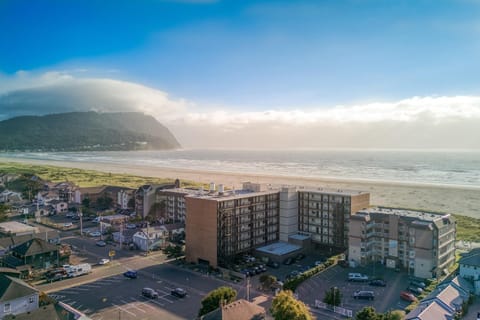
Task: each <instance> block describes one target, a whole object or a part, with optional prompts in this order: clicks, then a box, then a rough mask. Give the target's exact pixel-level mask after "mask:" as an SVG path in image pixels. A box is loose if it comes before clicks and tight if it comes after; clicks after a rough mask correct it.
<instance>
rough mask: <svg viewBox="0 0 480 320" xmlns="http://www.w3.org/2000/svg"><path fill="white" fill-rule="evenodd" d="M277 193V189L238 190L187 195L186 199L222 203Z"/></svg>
mask: <svg viewBox="0 0 480 320" xmlns="http://www.w3.org/2000/svg"><path fill="white" fill-rule="evenodd" d="M279 191H280V190H278V189H272V190H268V191H259V192H255V191H252V190H244V189H240V190H226V191H224V192H223V193H220V192H204V193H195V194H189V195H188V196H187V197H190V198H197V199H208V200H217V201H224V200H233V199H241V198H248V197H256V196H263V195H268V194H274V193H278V192H279Z"/></svg>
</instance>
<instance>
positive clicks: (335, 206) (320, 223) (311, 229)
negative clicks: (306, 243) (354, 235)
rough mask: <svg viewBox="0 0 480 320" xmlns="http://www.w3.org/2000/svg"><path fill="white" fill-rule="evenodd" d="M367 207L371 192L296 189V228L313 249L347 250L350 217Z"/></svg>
mask: <svg viewBox="0 0 480 320" xmlns="http://www.w3.org/2000/svg"><path fill="white" fill-rule="evenodd" d="M369 206H370V193H368V192H363V191H353V190H339V189H324V188H319V189H299V190H298V229H299V231H301V232H303V233H307V234H310V235H311V239H312V243H313V244H314V246H315V247H317V248H318V247H322V248H332V249H335V250H337V249H340V250H345V249H346V248H348V223H349V221H350V216H351V215H352V214H354V213H355V212H357V211H358V210H361V209H364V208H368V207H369Z"/></svg>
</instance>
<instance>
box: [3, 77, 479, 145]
mask: <svg viewBox="0 0 480 320" xmlns="http://www.w3.org/2000/svg"><path fill="white" fill-rule="evenodd" d="M279 94H281V93H279ZM286 94H288V93H286ZM249 107H250V106H249ZM259 108H261V106H255V109H257V110H258V109H259ZM251 109H252V108H251V107H250V108H249V110H251ZM90 110H93V111H99V112H126V111H141V112H144V113H145V114H149V115H152V116H154V117H155V118H157V120H158V121H160V122H161V123H162V124H164V125H166V126H167V127H168V128H169V129H170V130H171V131H172V132H173V133H174V135H175V136H176V137H177V139H178V140H179V141H180V143H181V144H182V145H183V146H185V147H190V148H267V149H268V148H325V147H327V148H460V149H480V139H478V128H479V126H480V96H434V97H412V98H408V99H403V100H400V101H390V102H371V103H365V104H357V105H349V106H331V107H326V106H319V107H318V108H311V107H309V108H301V106H292V108H290V109H288V110H287V109H281V110H280V109H279V110H264V111H242V109H241V108H240V107H238V106H223V107H218V106H210V105H199V104H197V103H195V102H193V101H188V100H186V99H182V98H175V97H171V96H169V94H168V93H166V92H164V91H161V90H157V89H153V88H149V87H146V86H143V85H140V84H135V83H132V82H126V81H120V80H113V79H102V78H80V77H76V76H72V75H71V74H70V73H65V72H47V73H43V74H31V73H28V72H18V73H17V74H16V75H14V76H2V75H0V120H4V119H8V118H11V117H14V116H19V115H41V114H49V113H62V112H69V111H90Z"/></svg>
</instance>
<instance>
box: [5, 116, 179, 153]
mask: <svg viewBox="0 0 480 320" xmlns="http://www.w3.org/2000/svg"><path fill="white" fill-rule="evenodd" d="M175 148H180V144H179V143H178V141H177V140H176V139H175V137H174V136H173V134H172V133H171V132H170V131H169V130H168V129H167V128H166V127H165V126H163V125H162V124H160V123H159V122H158V121H157V120H155V118H153V117H152V116H147V115H144V114H142V113H137V112H125V113H96V112H71V113H59V114H50V115H45V116H21V117H16V118H12V119H8V120H4V121H1V122H0V150H1V151H81V150H96V151H102V150H149V149H152V150H161V149H175Z"/></svg>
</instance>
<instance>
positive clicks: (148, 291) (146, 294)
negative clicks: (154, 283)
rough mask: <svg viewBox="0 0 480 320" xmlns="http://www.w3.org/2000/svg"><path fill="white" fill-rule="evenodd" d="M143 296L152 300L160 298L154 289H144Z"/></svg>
mask: <svg viewBox="0 0 480 320" xmlns="http://www.w3.org/2000/svg"><path fill="white" fill-rule="evenodd" d="M142 296H144V297H147V298H151V299H156V298H158V292H157V291H155V290H153V289H152V288H143V289H142Z"/></svg>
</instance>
